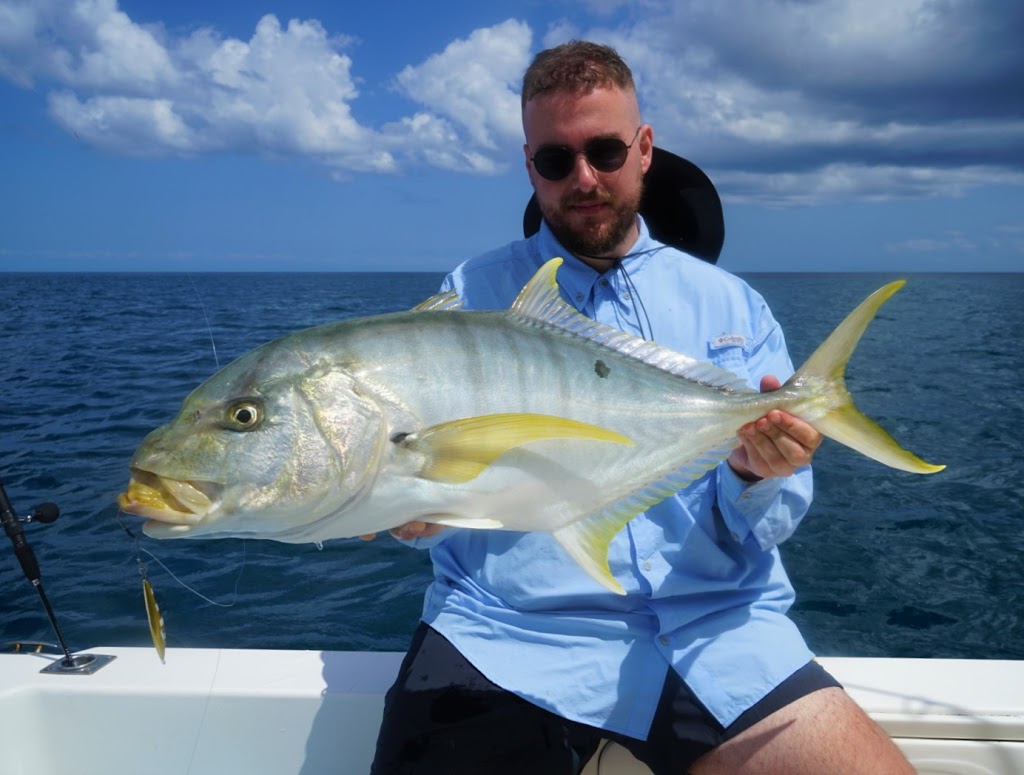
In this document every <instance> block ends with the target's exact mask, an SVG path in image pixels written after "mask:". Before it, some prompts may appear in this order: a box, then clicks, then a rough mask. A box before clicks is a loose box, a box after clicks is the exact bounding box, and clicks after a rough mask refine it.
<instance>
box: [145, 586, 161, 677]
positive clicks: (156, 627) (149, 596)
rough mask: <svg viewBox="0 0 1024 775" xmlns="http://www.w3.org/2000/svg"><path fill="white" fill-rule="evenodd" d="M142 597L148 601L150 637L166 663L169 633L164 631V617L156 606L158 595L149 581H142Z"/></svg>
mask: <svg viewBox="0 0 1024 775" xmlns="http://www.w3.org/2000/svg"><path fill="white" fill-rule="evenodd" d="M142 596H143V597H144V598H145V599H146V619H147V620H148V621H149V636H150V637H151V638H152V639H153V647H154V648H155V649H156V653H157V656H158V657H160V661H161V662H163V661H164V652H165V651H166V649H167V633H166V632H165V631H164V617H163V614H161V613H160V607H159V606H158V605H157V604H156V595H154V594H153V585H152V584H150V583H149V579H143V580H142Z"/></svg>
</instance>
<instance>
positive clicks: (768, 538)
mask: <svg viewBox="0 0 1024 775" xmlns="http://www.w3.org/2000/svg"><path fill="white" fill-rule="evenodd" d="M784 484H785V479H781V478H778V477H774V478H771V479H762V480H761V481H759V482H746V481H744V480H743V479H740V477H739V476H737V474H736V472H735V471H733V470H732V467H731V466H730V465H729V464H728V462H725V461H723V462H722V464H721V465H720V466H719V467H718V503H719V510H720V511H721V513H722V519H724V520H725V524H726V526H727V527H728V528H729V531H730V532H731V533H732V537H733V539H734V540H736V541H737V542H738V543H743V542H744V541H746V540H747V537H748V536H750V535H751V534H753V536H754V538H755V539H756V540H757V543H758V545H759V546H760V547H761V548H762V549H763V550H765V551H768V550H769V549H771V548H772V547H774V546H775V545H776V544H778V543H779V541H780V540H782V538H783V537H784V536H785V535H786V534H787V533H788V532H789V526H790V525H789V520H788V519H786V518H784V517H783V515H782V514H780V513H778V512H779V509H778V503H779V496H780V494H781V492H782V488H783V486H784Z"/></svg>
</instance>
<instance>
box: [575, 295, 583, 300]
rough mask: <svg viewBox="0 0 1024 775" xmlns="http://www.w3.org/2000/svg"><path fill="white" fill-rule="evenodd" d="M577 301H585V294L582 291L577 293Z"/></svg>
mask: <svg viewBox="0 0 1024 775" xmlns="http://www.w3.org/2000/svg"><path fill="white" fill-rule="evenodd" d="M576 301H583V294H582V293H577V294H576Z"/></svg>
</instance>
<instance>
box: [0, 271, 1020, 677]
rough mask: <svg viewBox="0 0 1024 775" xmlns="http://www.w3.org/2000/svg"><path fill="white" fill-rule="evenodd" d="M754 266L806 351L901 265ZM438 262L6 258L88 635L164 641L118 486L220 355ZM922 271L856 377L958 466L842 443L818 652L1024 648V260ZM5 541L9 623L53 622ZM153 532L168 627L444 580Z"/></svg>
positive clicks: (419, 289)
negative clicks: (106, 266)
mask: <svg viewBox="0 0 1024 775" xmlns="http://www.w3.org/2000/svg"><path fill="white" fill-rule="evenodd" d="M746 279H747V280H748V281H749V282H750V283H751V284H752V285H753V286H754V287H755V288H757V289H758V290H759V291H760V292H761V293H762V294H763V295H764V296H765V297H766V298H767V300H768V302H769V304H770V305H771V306H772V308H773V310H774V312H775V314H776V317H777V318H778V319H779V320H780V321H781V322H782V324H783V327H784V328H785V330H786V332H787V339H788V341H789V347H790V351H791V354H792V357H793V360H794V361H795V362H800V361H802V360H803V359H804V358H806V357H807V356H808V355H809V354H810V353H811V352H812V351H813V349H814V348H815V347H816V346H817V344H818V343H819V342H820V341H821V340H822V339H823V338H824V337H825V336H826V335H827V334H828V333H829V331H831V329H832V328H833V326H834V325H835V324H837V323H838V322H839V320H840V319H841V318H842V317H843V316H844V315H845V314H846V313H847V312H848V311H849V310H851V309H852V308H853V307H854V306H855V305H856V304H857V303H858V302H859V301H860V300H861V299H862V298H863V297H864V296H866V295H867V294H868V293H869V292H870V291H872V290H874V289H875V288H877V287H878V286H880V285H882V284H883V283H884V282H887V281H889V280H891V279H893V277H892V276H889V275H875V274H800V275H794V274H755V275H747V276H746ZM440 280H441V276H440V275H438V274H346V273H333V274H195V275H188V274H142V273H137V274H136V273H132V274H70V273H68V274H0V288H2V299H3V307H2V311H0V353H2V357H0V478H2V480H3V482H4V484H5V486H6V490H7V493H8V495H9V497H10V499H11V501H12V502H13V504H14V506H15V508H16V510H17V511H18V512H19V513H21V514H26V513H29V512H30V511H31V510H32V507H33V506H34V505H35V504H37V503H40V502H42V501H53V502H56V503H57V504H58V505H59V506H60V508H61V511H62V515H61V517H60V519H58V520H57V521H56V522H54V523H53V524H50V525H44V524H35V523H34V524H29V525H27V526H26V527H25V535H26V537H27V538H28V540H29V542H30V543H31V545H32V546H33V547H34V549H35V553H36V556H37V557H38V559H39V562H40V565H41V568H42V584H43V588H44V589H45V591H46V593H47V595H48V597H49V599H50V601H51V603H52V605H53V607H54V609H55V611H56V614H57V617H58V620H59V622H60V625H61V628H62V630H63V632H64V635H65V636H66V638H67V639H68V641H69V642H70V644H71V646H72V648H73V649H79V648H88V647H93V646H96V645H146V644H148V643H149V639H148V630H147V625H146V618H145V612H144V608H143V600H142V592H141V584H140V574H139V566H138V562H137V560H136V552H135V547H134V544H133V542H132V540H131V539H130V538H129V536H128V535H127V534H126V533H125V532H124V530H123V529H122V528H121V527H120V525H119V524H118V520H117V507H116V505H115V498H116V496H117V494H118V493H119V492H120V491H122V489H123V488H124V486H125V484H126V482H127V479H128V461H129V459H130V457H131V455H132V452H133V451H134V449H135V448H136V447H137V445H138V444H139V442H140V441H141V440H142V438H143V437H144V436H145V435H146V433H147V432H149V431H150V430H151V429H153V428H154V427H156V426H157V425H160V424H162V423H164V422H166V421H168V420H169V419H170V418H171V417H173V416H174V415H175V414H176V412H177V409H178V406H179V404H180V402H181V400H182V399H183V398H184V397H185V395H186V394H187V393H188V392H189V391H190V390H191V389H192V388H194V387H195V386H196V385H198V384H199V383H200V382H202V381H203V380H204V379H206V378H207V377H208V376H210V374H212V373H213V372H214V371H215V370H216V368H217V363H218V362H219V363H220V365H224V364H226V363H227V362H228V361H230V360H231V359H233V358H235V357H237V356H238V355H240V354H242V353H243V352H245V351H247V350H249V349H251V348H253V347H255V346H256V345H259V344H261V343H263V342H265V341H267V340H270V339H272V338H275V337H278V336H281V335H284V334H287V333H289V332H292V331H295V330H297V329H299V328H303V327H307V326H312V325H316V324H320V323H326V322H329V321H333V320H338V319H342V318H349V317H354V316H363V315H373V314H377V313H381V312H387V311H394V310H399V309H404V308H408V307H410V306H412V305H413V304H415V303H417V302H419V301H421V300H422V299H423V298H425V297H426V296H428V295H430V294H431V293H432V292H433V291H434V290H435V289H436V288H437V286H438V284H439V282H440ZM908 280H909V282H908V283H907V286H906V288H904V289H903V290H902V291H901V292H900V293H899V294H897V295H896V296H895V297H894V298H893V300H892V301H890V302H889V303H888V304H887V305H886V306H885V307H884V308H883V309H882V311H881V313H880V315H879V317H878V319H877V320H876V321H875V322H874V323H873V324H872V326H871V327H870V328H869V329H868V332H867V334H866V336H865V338H864V340H863V341H862V343H861V345H860V347H859V348H858V350H857V353H856V354H855V356H854V358H853V360H852V361H851V365H850V367H849V369H848V372H847V377H848V382H849V384H850V387H851V389H852V392H853V393H854V395H855V396H856V398H857V400H858V404H859V406H860V407H861V408H862V410H864V411H865V412H866V413H867V414H869V415H870V416H872V417H874V418H875V419H876V420H877V421H878V422H879V423H880V424H881V425H882V426H884V427H885V428H887V429H888V430H889V431H890V432H892V433H893V435H894V436H896V437H897V439H899V440H900V441H901V442H902V443H903V444H904V445H905V446H906V447H908V448H909V449H911V450H913V451H915V452H916V453H918V454H919V455H921V456H922V457H923V458H925V459H926V460H929V461H931V462H939V463H945V464H947V465H948V468H947V470H945V471H943V472H941V473H939V474H936V475H933V476H917V475H912V474H906V473H902V472H898V471H893V470H890V469H887V468H885V467H883V466H881V465H879V464H877V463H874V462H872V461H870V460H867V459H866V458H863V457H861V456H860V455H858V454H856V453H853V452H850V451H848V450H846V449H845V448H842V447H840V446H839V445H838V444H835V443H832V442H826V444H825V446H823V448H822V449H821V451H820V452H819V453H818V456H817V458H816V464H815V471H816V498H815V503H814V505H813V507H812V510H811V512H810V514H808V516H807V517H806V519H805V520H804V522H803V524H802V525H801V527H800V529H799V530H798V531H797V533H796V535H795V536H794V537H793V538H791V539H790V540H789V541H788V542H787V543H785V544H784V545H783V547H782V554H783V557H784V559H785V562H786V565H787V567H788V569H789V571H790V575H791V577H792V579H793V582H794V584H795V586H796V589H797V595H798V601H797V604H796V606H795V607H794V609H793V617H794V618H795V619H796V621H797V622H798V623H799V624H800V626H801V628H802V629H803V632H804V634H805V636H806V637H807V639H808V641H809V642H810V644H811V646H812V648H814V649H815V650H816V651H817V652H818V653H820V654H826V655H852V656H901V657H911V656H913V657H972V658H1013V659H1022V658H1024V561H1022V557H1024V430H1022V429H1024V399H1022V397H1021V396H1022V392H1021V386H1022V381H1024V348H1022V346H1021V333H1022V332H1024V274H1004V275H994V274H985V275H982V274H973V275H972V274H943V275H930V274H919V275H911V276H909V278H908ZM127 520H128V523H129V524H130V525H131V526H133V527H134V528H135V529H136V530H138V521H136V520H134V519H131V518H127ZM3 544H4V545H3V546H0V643H3V642H7V641H13V640H44V641H51V642H52V641H53V640H54V638H53V635H52V630H51V629H50V626H49V623H48V621H47V619H46V617H45V614H44V611H43V609H42V606H41V605H40V602H39V599H38V597H37V595H36V592H35V591H34V589H33V587H32V586H31V585H30V584H29V583H28V581H26V580H25V578H24V576H23V575H22V573H21V570H20V568H19V567H18V565H17V562H16V560H15V557H14V553H13V551H10V546H9V543H8V542H6V541H4V542H3ZM141 546H142V547H143V548H144V549H146V550H148V551H150V552H152V555H153V556H149V555H145V554H144V555H143V557H144V560H145V563H146V567H147V569H148V574H149V578H150V580H151V582H152V584H153V586H154V589H155V591H156V594H157V597H158V599H159V601H160V605H161V608H162V610H163V613H164V618H165V621H166V628H167V639H168V643H169V645H170V646H171V647H175V646H179V647H180V646H221V647H241V648H300V649H373V650H402V649H404V648H405V645H406V643H407V641H408V636H409V634H410V633H411V631H412V629H413V627H414V626H415V623H416V620H417V616H418V613H419V610H420V605H421V599H422V595H423V591H424V588H425V586H426V585H427V583H428V582H429V579H430V565H429V560H428V558H427V557H426V556H425V555H424V554H422V553H419V552H416V551H414V550H410V549H406V548H405V547H403V546H401V545H399V544H398V543H397V542H395V541H393V540H391V539H390V538H387V537H385V536H382V537H380V538H378V539H377V540H376V541H373V542H372V543H365V542H362V541H360V540H358V539H352V540H339V541H331V542H327V543H326V544H324V545H323V546H322V548H321V547H317V546H315V545H301V546H292V545H286V544H277V543H273V542H266V541H253V540H250V541H245V542H243V541H240V540H207V541H202V540H195V541H181V542H157V541H154V540H151V539H147V538H142V539H141ZM172 574H173V575H172ZM179 580H180V582H179ZM186 585H187V586H186ZM193 590H194V591H193ZM200 595H202V597H200Z"/></svg>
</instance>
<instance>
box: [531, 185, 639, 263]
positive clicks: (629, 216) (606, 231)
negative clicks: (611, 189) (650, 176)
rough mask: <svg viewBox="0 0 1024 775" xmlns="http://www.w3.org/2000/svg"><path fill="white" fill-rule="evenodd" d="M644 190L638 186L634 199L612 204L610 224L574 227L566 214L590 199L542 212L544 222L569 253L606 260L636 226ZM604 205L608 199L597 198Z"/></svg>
mask: <svg viewBox="0 0 1024 775" xmlns="http://www.w3.org/2000/svg"><path fill="white" fill-rule="evenodd" d="M642 196H643V186H642V185H641V186H639V187H638V188H637V191H636V193H635V195H634V196H631V197H629V198H627V199H623V200H620V201H619V202H618V203H617V204H616V203H614V202H612V211H611V213H610V216H611V220H603V221H601V223H599V224H593V225H584V226H583V227H582V228H579V227H575V226H571V225H570V224H569V222H568V220H567V219H566V218H564V217H563V213H564V212H565V211H566V210H569V209H570V208H571V206H572V204H574V203H576V202H585V201H591V200H593V199H594V197H589V198H579V197H577V198H572V199H568V200H565V201H563V202H561V203H560V207H559V209H557V210H550V209H546V208H543V207H542V208H541V210H542V212H543V214H544V220H545V221H547V224H548V228H549V229H551V233H552V234H554V235H555V239H557V240H558V241H559V242H560V243H561V244H562V245H563V246H564V247H565V248H566V249H567V250H569V251H570V252H571V253H574V254H575V255H578V256H586V257H588V258H603V257H605V256H609V254H611V253H612V252H613V251H614V250H615V249H616V248H617V247H619V245H620V243H621V242H622V241H623V240H624V239H625V238H626V237H627V236H628V234H629V232H630V230H631V229H632V228H633V227H634V225H635V224H636V214H637V211H638V210H639V209H640V200H641V198H642ZM598 198H599V199H601V201H605V199H606V197H598Z"/></svg>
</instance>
